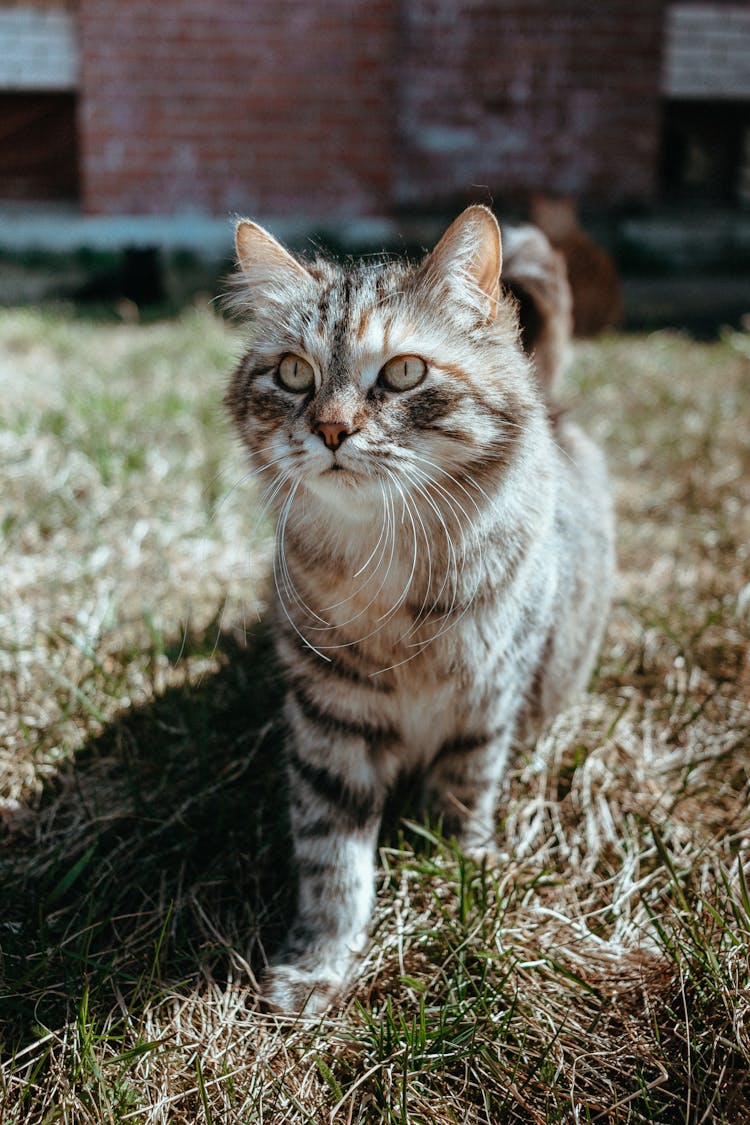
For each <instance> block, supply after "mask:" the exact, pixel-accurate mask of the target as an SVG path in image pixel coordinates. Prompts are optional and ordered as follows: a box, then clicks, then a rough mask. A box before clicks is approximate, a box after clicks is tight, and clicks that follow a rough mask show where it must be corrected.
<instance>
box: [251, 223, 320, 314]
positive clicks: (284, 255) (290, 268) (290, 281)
mask: <svg viewBox="0 0 750 1125" xmlns="http://www.w3.org/2000/svg"><path fill="white" fill-rule="evenodd" d="M234 244H235V248H236V250H237V263H238V265H239V267H240V277H239V279H238V280H239V281H240V282H241V283H243V282H244V283H245V284H246V285H248V286H249V287H250V288H251V290H254V291H257V292H258V293H259V295H261V296H263V295H268V292H269V291H273V290H276V291H278V290H288V289H290V288H293V287H296V286H299V285H300V283H302V282H307V281H309V280H310V274H309V273H308V272H307V270H306V269H305V267H304V266H303V265H302V264H301V263H300V262H298V261H297V259H296V258H293V257H292V255H291V254H290V253H289V251H288V250H285V249H284V247H283V246H282V245H281V243H280V242H277V240H276V239H275V238H274V237H273V235H272V234H269V233H268V231H267V230H264V229H263V227H261V226H258V224H257V223H253V222H251V221H250V219H240V220H239V222H238V223H237V226H236V228H235V232H234Z"/></svg>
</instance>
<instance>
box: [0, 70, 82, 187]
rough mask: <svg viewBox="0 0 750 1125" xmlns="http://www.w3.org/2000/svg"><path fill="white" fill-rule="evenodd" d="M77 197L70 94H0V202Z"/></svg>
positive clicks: (73, 103)
mask: <svg viewBox="0 0 750 1125" xmlns="http://www.w3.org/2000/svg"><path fill="white" fill-rule="evenodd" d="M77 198H78V143H77V136H76V97H75V94H71V93H52V94H46V93H45V94H40V93H5V92H4V93H0V200H28V201H37V200H38V201H42V200H75V199H77Z"/></svg>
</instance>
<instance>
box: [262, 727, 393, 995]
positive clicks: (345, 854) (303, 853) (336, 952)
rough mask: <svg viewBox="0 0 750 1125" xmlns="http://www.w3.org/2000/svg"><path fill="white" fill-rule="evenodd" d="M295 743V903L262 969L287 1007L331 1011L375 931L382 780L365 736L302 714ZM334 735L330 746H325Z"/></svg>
mask: <svg viewBox="0 0 750 1125" xmlns="http://www.w3.org/2000/svg"><path fill="white" fill-rule="evenodd" d="M295 718H296V719H297V720H298V721H297V723H295V724H294V725H295V726H297V728H298V729H297V732H296V736H295V737H293V739H292V743H291V745H290V747H289V750H288V762H287V771H288V779H289V796H290V819H291V829H292V841H293V847H294V861H295V867H296V872H297V911H296V917H295V920H294V922H293V924H292V928H291V930H290V933H289V936H288V938H287V940H286V941H285V942H284V945H283V947H282V949H281V950H280V952H279V954H278V955H277V957H276V958H275V959H274V961H273V963H272V964H271V966H270V968H269V969H268V970H267V972H266V974H265V976H264V978H263V996H264V999H265V1001H266V1002H267V1003H268V1005H269V1006H270V1007H272V1008H274V1009H276V1010H278V1011H281V1012H304V1014H306V1015H312V1014H315V1013H316V1012H321V1011H324V1010H325V1009H326V1008H327V1007H328V1006H329V1005H330V1004H331V1002H332V1001H333V1000H334V999H335V998H336V996H337V995H338V994H339V993H340V992H341V991H342V990H343V989H344V987H345V986H346V985H347V984H348V983H349V981H350V980H351V978H352V975H353V973H354V969H355V966H356V961H357V957H358V954H360V953H361V952H362V949H363V948H364V945H365V943H366V940H367V932H368V925H369V921H370V916H371V913H372V907H373V900H374V893H375V892H374V882H375V845H376V842H377V834H378V828H379V826H380V820H381V815H382V808H383V795H384V787H383V785H382V782H381V780H380V778H379V777H378V774H377V770H376V768H375V767H374V765H373V764H372V762H373V755H372V754H371V753H370V748H369V746H368V744H367V742H366V740H365V739H363V738H362V737H360V736H359V735H357V734H349V735H347V733H346V732H345V731H341V730H339V731H338V732H336V737H335V749H332V748H331V746H330V743H331V732H330V731H322V730H321V729H320V726H319V725H318V726H315V725H314V724H311V725H312V729H309V730H305V731H300V730H299V727H300V726H301V725H304V724H307V723H309V720H307V719H304V720H303V723H300V721H299V720H300V718H301V717H300V716H299V715H296V716H295ZM326 742H327V743H328V745H326Z"/></svg>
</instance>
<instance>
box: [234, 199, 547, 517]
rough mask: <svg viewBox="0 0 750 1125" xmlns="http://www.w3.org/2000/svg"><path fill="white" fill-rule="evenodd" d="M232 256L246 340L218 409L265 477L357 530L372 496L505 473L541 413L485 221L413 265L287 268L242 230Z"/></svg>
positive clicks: (262, 238) (291, 262) (463, 219)
mask: <svg viewBox="0 0 750 1125" xmlns="http://www.w3.org/2000/svg"><path fill="white" fill-rule="evenodd" d="M236 243H237V256H238V260H239V270H238V273H237V278H236V294H237V295H236V297H235V299H234V301H233V304H234V305H235V307H239V308H240V309H241V310H242V311H243V312H245V313H247V314H249V320H250V325H251V341H250V350H249V352H248V354H247V355H246V356H245V358H244V360H243V361H242V363H241V364H240V366H239V367H238V369H237V370H236V372H235V374H234V376H233V378H232V381H231V384H230V387H229V390H228V392H227V396H226V403H227V405H228V407H229V409H230V411H231V413H232V416H233V418H234V421H235V424H236V426H237V429H238V432H239V434H240V437H241V439H242V441H243V443H244V445H245V446H246V447H247V449H248V451H249V452H250V454H251V457H252V460H253V461H254V463H255V464H256V466H257V467H259V468H261V469H263V470H264V471H265V470H266V469H267V470H269V473H267V474H266V476H268V475H271V474H273V476H274V479H275V480H276V481H284V483H288V484H290V485H293V484H295V483H296V482H300V485H301V486H302V487H303V489H304V490H305V491H306V492H308V493H312V494H314V495H316V496H317V497H318V498H319V499H321V500H322V501H324V503H326V504H328V505H332V506H333V507H334V508H337V509H341V510H343V509H344V508H345V509H346V510H347V511H349V512H350V513H351V514H357V513H359V514H360V515H362V516H363V517H365V518H367V513H369V512H370V511H371V508H372V504H373V503H382V495H383V488H384V486H385V487H386V488H390V487H391V486H392V487H393V488H401V489H405V490H408V491H412V490H416V491H418V490H419V488H420V487H424V486H425V484H427V483H430V482H431V483H436V485H437V486H438V487H439V486H440V485H445V483H446V480H447V479H449V478H450V477H452V478H454V479H459V480H460V479H462V478H465V477H467V476H468V477H471V478H472V479H481V478H482V477H486V476H487V474H492V473H493V472H500V471H502V468H503V466H504V465H507V464H508V463H509V461H510V460H511V458H512V454H513V450H514V448H515V446H516V445H517V444H518V442H519V440H520V439H521V436H522V435H523V434H524V433H525V432H526V431H527V424H528V422H529V420H530V418H531V416H532V415H536V414H537V413H538V406H539V402H538V393H537V392H536V391H535V387H534V381H533V379H532V378H530V377H529V372H528V365H527V360H526V358H525V357H524V356H523V353H522V351H521V349H520V347H519V344H518V323H517V316H516V311H515V306H514V303H513V302H512V301H511V300H509V299H507V298H506V297H504V295H503V293H502V290H501V288H500V282H499V279H500V266H501V241H500V231H499V229H498V225H497V222H496V220H495V218H494V216H493V215H492V213H491V212H490V211H489V210H488V209H487V208H485V207H479V206H474V207H469V208H468V209H467V210H466V211H464V212H463V214H462V215H460V216H459V218H458V219H456V221H455V222H454V223H453V224H452V225H451V226H450V227H449V229H448V230H447V231H446V233H445V234H444V235H443V237H442V239H441V240H440V242H439V243H438V245H437V246H436V247H435V249H434V250H433V251H432V253H430V254H428V255H427V257H426V258H425V259H424V261H422V262H421V263H419V264H417V265H410V264H407V263H404V262H394V261H387V260H386V261H384V260H379V261H375V262H360V263H358V264H355V265H353V266H350V267H348V266H347V267H343V266H340V265H337V264H335V263H333V262H331V261H328V260H326V259H322V258H317V259H315V260H313V261H306V260H303V259H298V258H296V257H293V256H292V255H291V254H289V253H288V252H287V251H286V250H285V249H284V248H283V247H282V246H281V245H280V244H279V243H278V242H277V241H276V239H274V238H273V237H272V236H271V235H270V234H269V233H268V232H267V231H265V230H264V229H263V228H262V227H259V226H257V225H256V224H255V223H252V222H249V221H247V220H242V221H240V222H239V223H238V226H237V235H236ZM298 487H299V486H298Z"/></svg>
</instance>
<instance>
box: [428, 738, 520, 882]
mask: <svg viewBox="0 0 750 1125" xmlns="http://www.w3.org/2000/svg"><path fill="white" fill-rule="evenodd" d="M511 734H512V728H509V727H504V728H501V729H500V730H496V731H495V732H493V733H491V734H483V733H476V734H474V733H472V734H464V735H460V736H457V737H455V738H452V739H450V740H449V741H447V742H445V743H443V745H442V746H441V748H440V750H439V751H438V753H437V755H436V757H435V758H434V760H433V762H432V765H431V767H430V771H429V774H428V777H427V785H426V790H427V792H426V796H427V801H428V803H429V806H430V809H431V811H432V813H433V815H438V816H440V817H441V818H442V822H443V832H444V834H445V835H446V836H455V837H456V838H457V839H458V842H459V844H460V845H461V847H462V849H463V850H464V851H465V852H466V853H467V854H468V855H471V856H473V857H474V858H475V859H478V860H480V859H483V858H488V859H490V860H492V859H493V858H494V857H495V854H496V849H495V814H496V809H497V801H498V795H499V791H500V784H501V781H502V778H503V774H504V773H505V769H506V766H507V762H508V752H509V748H510V743H511Z"/></svg>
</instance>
